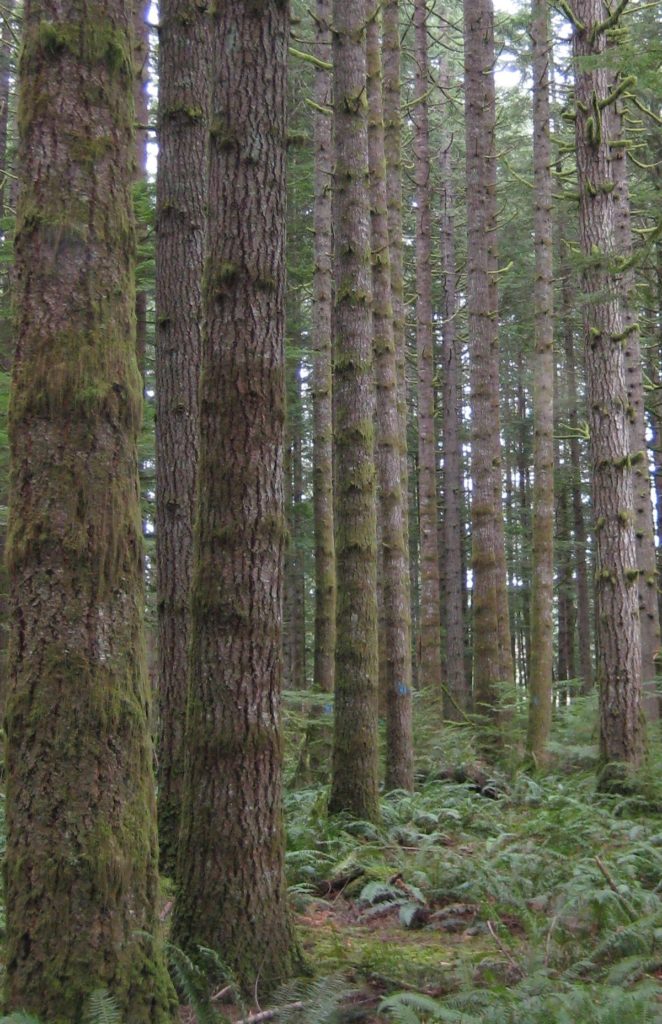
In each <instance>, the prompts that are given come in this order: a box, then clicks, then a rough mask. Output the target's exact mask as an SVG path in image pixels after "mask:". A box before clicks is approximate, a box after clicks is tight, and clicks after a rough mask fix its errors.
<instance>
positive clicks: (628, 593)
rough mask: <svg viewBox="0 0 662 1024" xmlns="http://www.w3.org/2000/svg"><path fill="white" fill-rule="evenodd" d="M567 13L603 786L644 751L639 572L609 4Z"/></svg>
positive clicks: (579, 6) (582, 0) (577, 4)
mask: <svg viewBox="0 0 662 1024" xmlns="http://www.w3.org/2000/svg"><path fill="white" fill-rule="evenodd" d="M574 16H575V22H574V24H573V38H572V43H573V57H574V60H575V103H576V121H575V140H576V147H577V170H578V178H579V193H580V203H579V224H580V242H581V251H582V257H583V263H584V272H583V291H584V295H585V304H584V332H585V340H586V377H587V398H588V416H589V429H590V436H591V461H592V471H593V507H594V513H595V517H596V520H595V528H596V556H597V565H596V605H597V608H596V611H597V621H598V645H597V646H598V662H597V676H598V686H599V694H600V747H601V755H602V760H603V761H604V763H605V771H604V772H603V775H602V783H603V785H610V784H612V783H618V782H619V781H620V779H621V778H622V776H623V774H624V772H627V771H628V770H629V769H634V768H637V767H639V766H640V765H641V763H642V761H643V756H644V730H643V725H642V720H641V686H640V678H641V641H640V631H639V621H638V620H639V616H638V598H637V586H636V583H637V580H638V576H639V573H638V570H637V567H636V566H637V556H636V547H635V536H634V527H633V510H634V503H633V488H632V471H631V458H632V453H631V451H630V438H629V425H628V422H627V416H626V409H627V392H626V386H625V366H624V354H623V347H622V342H623V340H624V339H625V338H626V337H627V334H626V333H624V325H623V317H622V313H621V304H620V300H619V294H618V292H619V283H618V280H617V267H616V264H617V262H618V260H619V258H620V253H619V251H618V247H617V243H616V234H615V232H616V225H615V219H616V206H615V197H614V195H613V187H614V180H613V173H612V168H611V160H610V151H609V140H608V137H607V117H606V115H605V110H606V107H607V106H608V104H609V102H610V101H609V75H608V71H607V69H606V67H605V62H604V58H603V55H604V53H605V51H606V48H607V32H606V28H607V27H608V26H607V22H608V18H609V10H608V8H607V6H606V4H605V3H604V2H603V0H574ZM587 58H588V60H587ZM601 58H602V59H601ZM644 457H645V456H644Z"/></svg>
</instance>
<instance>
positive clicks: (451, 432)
mask: <svg viewBox="0 0 662 1024" xmlns="http://www.w3.org/2000/svg"><path fill="white" fill-rule="evenodd" d="M441 86H442V90H443V89H445V88H447V87H448V74H447V71H446V68H445V65H443V66H442V74H441ZM445 106H446V105H445V103H444V108H445ZM443 113H445V109H444V111H443V112H442V114H443ZM441 179H442V181H441V272H442V339H443V348H442V366H443V403H442V436H443V455H444V470H443V499H444V517H443V526H442V536H443V557H444V566H445V573H444V591H443V593H444V600H443V602H442V618H443V624H444V629H445V634H446V686H447V689H448V699H447V700H446V701H445V704H444V712H445V715H446V718H448V719H450V720H452V721H461V720H462V719H463V718H464V713H465V712H466V711H467V710H468V708H469V704H470V701H469V696H470V695H469V692H468V688H467V679H466V673H465V665H464V610H463V595H462V577H463V569H462V506H463V498H464V490H463V484H462V444H461V436H460V429H461V423H462V396H461V390H460V372H461V347H460V339H459V337H458V333H457V329H456V317H457V309H458V307H457V272H456V266H455V194H454V188H453V162H452V155H451V136H450V135H449V134H448V133H447V134H446V137H445V139H444V143H443V146H442V151H441Z"/></svg>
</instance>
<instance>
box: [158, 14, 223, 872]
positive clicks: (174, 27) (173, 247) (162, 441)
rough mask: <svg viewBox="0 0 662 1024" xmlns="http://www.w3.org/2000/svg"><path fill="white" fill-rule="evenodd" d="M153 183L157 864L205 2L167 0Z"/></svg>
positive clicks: (179, 530)
mask: <svg viewBox="0 0 662 1024" xmlns="http://www.w3.org/2000/svg"><path fill="white" fill-rule="evenodd" d="M160 14H161V29H160V34H159V164H158V175H157V181H156V268H157V269H156V565H157V615H158V621H157V631H158V632H157V636H158V642H157V649H158V663H157V680H158V682H157V689H158V702H159V725H158V778H159V842H160V847H161V866H162V869H163V870H164V871H165V872H166V873H167V874H173V872H174V870H175V863H176V859H177V843H178V836H179V823H180V816H181V802H182V784H183V771H184V721H185V717H186V691H187V686H188V648H189V641H190V606H189V600H190V589H191V572H192V557H193V516H194V506H195V488H196V473H197V465H198V429H199V428H198V415H199V409H198V384H199V376H200V346H201V337H200V330H201V314H202V309H201V301H202V299H201V280H202V267H203V259H204V239H205V224H206V216H207V215H206V201H207V138H208V134H207V133H208V117H207V111H208V103H209V75H210V65H211V50H210V46H209V32H210V25H209V20H208V16H207V13H206V9H205V8H204V6H198V4H196V3H192V2H191V0H161V7H160Z"/></svg>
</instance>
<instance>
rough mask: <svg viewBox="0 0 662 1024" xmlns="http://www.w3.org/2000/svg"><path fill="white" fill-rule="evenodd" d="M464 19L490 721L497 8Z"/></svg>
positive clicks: (503, 640)
mask: <svg viewBox="0 0 662 1024" xmlns="http://www.w3.org/2000/svg"><path fill="white" fill-rule="evenodd" d="M464 19H465V29H464V33H465V34H464V63H465V96H466V148H467V229H468V262H467V307H468V314H469V339H470V340H469V346H470V358H471V406H472V454H471V472H472V484H473V490H472V508H471V520H472V547H473V551H472V568H473V612H474V629H473V635H474V687H475V699H476V705H477V708H478V710H480V712H481V713H483V714H484V715H487V716H488V717H491V716H493V715H494V714H495V712H496V704H497V699H498V689H497V684H498V683H500V682H504V681H506V682H512V679H513V667H512V656H511V652H510V625H509V615H508V590H507V581H506V565H505V545H504V534H503V512H502V507H501V440H500V414H499V347H498V310H497V287H496V278H497V273H496V272H497V250H496V245H497V235H496V228H497V224H496V216H497V208H496V145H495V93H494V71H493V69H494V11H493V6H492V2H491V0H464Z"/></svg>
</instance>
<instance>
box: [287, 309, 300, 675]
mask: <svg viewBox="0 0 662 1024" xmlns="http://www.w3.org/2000/svg"><path fill="white" fill-rule="evenodd" d="M292 319H293V320H294V319H295V318H292ZM288 362H290V363H291V365H290V367H289V369H288V378H289V379H288V385H289V386H288V391H289V396H288V402H287V420H288V426H287V436H288V440H289V445H288V448H287V452H286V456H285V487H284V495H285V509H286V516H287V520H288V536H289V543H288V545H287V550H286V553H285V593H284V609H283V611H284V614H283V628H284V645H283V647H284V651H283V653H284V658H285V665H284V685H285V687H286V688H287V689H289V690H304V689H305V687H306V581H305V566H304V539H303V517H302V502H303V465H302V458H301V434H302V430H303V424H302V421H301V417H302V409H301V384H300V379H299V365H300V364H299V357H298V354H296V355H294V357H293V358H292V359H291V360H289V359H288Z"/></svg>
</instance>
